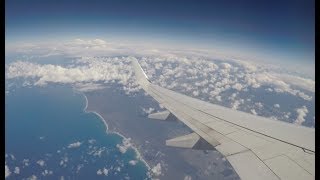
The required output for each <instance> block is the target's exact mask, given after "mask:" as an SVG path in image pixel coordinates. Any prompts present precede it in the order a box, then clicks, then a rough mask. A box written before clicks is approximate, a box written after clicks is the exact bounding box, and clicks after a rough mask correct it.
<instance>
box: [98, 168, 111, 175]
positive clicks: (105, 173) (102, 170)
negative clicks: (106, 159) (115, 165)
mask: <svg viewBox="0 0 320 180" xmlns="http://www.w3.org/2000/svg"><path fill="white" fill-rule="evenodd" d="M108 173H109V170H108V169H106V168H103V169H98V171H97V175H105V176H108Z"/></svg>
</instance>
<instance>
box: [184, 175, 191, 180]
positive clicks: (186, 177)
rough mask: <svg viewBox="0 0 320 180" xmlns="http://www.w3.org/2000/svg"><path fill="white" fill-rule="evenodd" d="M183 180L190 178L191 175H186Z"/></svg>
mask: <svg viewBox="0 0 320 180" xmlns="http://www.w3.org/2000/svg"><path fill="white" fill-rule="evenodd" d="M184 180H192V177H191V176H189V175H186V176H185V177H184Z"/></svg>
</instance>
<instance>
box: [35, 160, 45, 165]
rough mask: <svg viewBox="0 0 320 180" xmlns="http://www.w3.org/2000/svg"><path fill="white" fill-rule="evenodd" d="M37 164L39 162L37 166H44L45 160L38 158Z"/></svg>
mask: <svg viewBox="0 0 320 180" xmlns="http://www.w3.org/2000/svg"><path fill="white" fill-rule="evenodd" d="M37 164H39V166H44V164H45V162H44V160H42V159H40V160H38V161H37Z"/></svg>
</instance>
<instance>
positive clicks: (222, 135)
mask: <svg viewBox="0 0 320 180" xmlns="http://www.w3.org/2000/svg"><path fill="white" fill-rule="evenodd" d="M133 68H134V71H135V75H136V79H137V81H138V83H139V84H140V85H141V87H142V88H143V89H144V90H145V91H146V92H147V93H148V94H149V95H150V96H152V97H153V98H154V99H155V100H156V101H157V102H159V103H160V104H161V105H162V106H164V107H165V108H166V109H167V111H164V112H160V113H155V114H151V115H149V117H151V118H155V119H162V120H165V119H166V118H167V117H168V116H169V115H170V114H173V115H174V116H175V117H176V118H177V119H179V120H180V121H182V122H183V123H184V124H186V125H187V126H188V127H189V128H191V129H192V130H193V131H194V133H191V134H188V135H185V136H181V137H177V138H174V139H170V140H167V141H166V145H168V146H174V147H182V148H193V149H216V150H217V151H219V152H220V153H221V154H223V155H224V156H225V157H226V159H227V160H228V161H229V162H230V164H231V165H232V166H233V168H234V170H235V171H236V172H237V173H238V175H239V177H240V178H241V179H253V180H257V179H267V180H271V179H290V180H292V179H315V130H314V128H307V127H303V126H298V125H295V124H291V123H286V122H283V121H277V120H272V119H268V118H264V117H260V116H255V115H252V114H249V113H245V112H241V111H236V110H232V109H229V108H226V107H223V106H218V105H215V104H211V103H207V102H204V101H201V100H198V99H195V98H191V97H188V96H185V95H183V94H179V93H176V92H174V91H171V90H168V89H165V88H162V87H160V86H157V85H155V84H152V83H151V82H150V81H149V80H148V77H147V76H146V74H145V73H144V71H143V70H142V68H141V66H140V65H139V63H138V61H136V60H135V61H133ZM210 147H214V148H210Z"/></svg>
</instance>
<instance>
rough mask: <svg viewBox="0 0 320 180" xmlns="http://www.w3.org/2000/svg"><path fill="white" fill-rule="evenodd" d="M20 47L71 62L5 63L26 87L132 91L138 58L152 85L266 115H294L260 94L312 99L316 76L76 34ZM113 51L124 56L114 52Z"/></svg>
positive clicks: (11, 75) (10, 76)
mask: <svg viewBox="0 0 320 180" xmlns="http://www.w3.org/2000/svg"><path fill="white" fill-rule="evenodd" d="M48 46H49V45H48ZM23 49H27V50H29V51H26V50H25V51H23V52H27V53H25V54H37V56H38V57H40V59H43V58H45V57H50V56H52V54H58V53H59V54H63V55H65V56H67V57H73V60H72V62H70V60H66V61H67V62H65V63H60V64H53V63H51V64H50V63H42V62H41V60H37V61H35V60H34V61H32V60H30V59H29V60H18V61H14V62H12V63H10V64H6V79H7V80H15V79H21V78H22V79H24V80H25V82H24V85H25V86H28V85H35V86H45V85H47V84H48V83H60V84H68V85H72V86H73V87H75V88H76V89H78V90H81V91H84V92H87V91H94V90H99V89H103V88H105V87H107V86H108V85H110V84H117V85H118V86H117V87H119V88H121V89H122V90H123V91H124V92H125V93H127V94H132V93H135V92H138V91H139V90H140V87H139V86H138V85H137V83H136V81H135V78H134V73H133V70H132V68H131V64H130V63H131V61H132V60H133V59H137V60H138V61H139V62H140V64H141V66H142V67H143V69H144V70H145V71H146V74H147V76H148V77H149V79H150V80H151V81H152V82H153V83H155V84H158V85H160V86H163V87H165V88H169V89H173V90H175V91H178V92H181V93H184V94H187V95H189V96H193V97H196V98H199V99H202V100H205V101H209V102H212V103H217V104H220V105H224V106H228V107H230V108H233V109H239V110H243V111H247V112H250V113H252V114H258V115H263V116H266V115H267V114H274V113H275V112H276V113H277V114H276V115H277V116H280V117H277V119H288V118H291V119H292V118H293V117H289V116H288V115H286V114H287V112H283V113H282V112H281V108H282V107H283V105H281V106H280V105H279V106H278V105H275V106H274V104H278V102H272V103H270V104H266V102H265V101H264V100H262V99H261V98H263V97H264V96H265V95H268V94H274V95H275V96H290V98H292V99H295V101H298V102H305V103H309V102H310V103H312V102H313V101H314V92H315V81H314V80H312V79H309V78H306V77H302V76H299V75H297V74H294V73H293V72H288V71H287V70H282V69H281V68H279V67H275V66H266V65H265V64H257V63H252V62H248V61H243V60H239V59H227V58H225V57H219V58H217V57H218V56H207V55H201V53H199V52H197V51H194V52H193V51H188V52H182V51H174V50H167V51H164V50H156V49H150V48H149V49H144V50H143V49H142V48H139V47H135V48H132V47H128V46H124V45H117V46H115V45H114V44H112V43H107V42H106V41H103V40H100V39H95V40H81V39H76V40H74V41H71V42H67V43H61V44H57V45H56V46H53V45H50V46H49V47H46V48H44V47H40V46H36V45H33V46H30V45H29V46H27V48H26V47H20V48H18V50H19V51H21V50H23ZM134 50H136V51H135V52H133V51H134ZM111 51H112V52H118V53H119V54H121V53H122V55H121V56H115V55H114V53H111ZM125 52H127V53H125ZM50 53H51V55H50ZM48 54H49V55H48ZM46 55H47V56H46ZM257 99H259V101H257ZM280 104H281V103H280ZM300 104H301V103H300ZM300 107H301V106H300ZM284 108H285V107H284ZM296 108H298V107H296ZM274 109H280V111H279V110H277V111H276V110H274ZM291 109H292V108H291ZM292 110H294V109H292ZM263 111H268V112H266V113H265V112H263ZM292 112H293V111H292ZM270 116H271V115H270ZM299 119H300V118H299ZM292 121H293V120H292Z"/></svg>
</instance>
